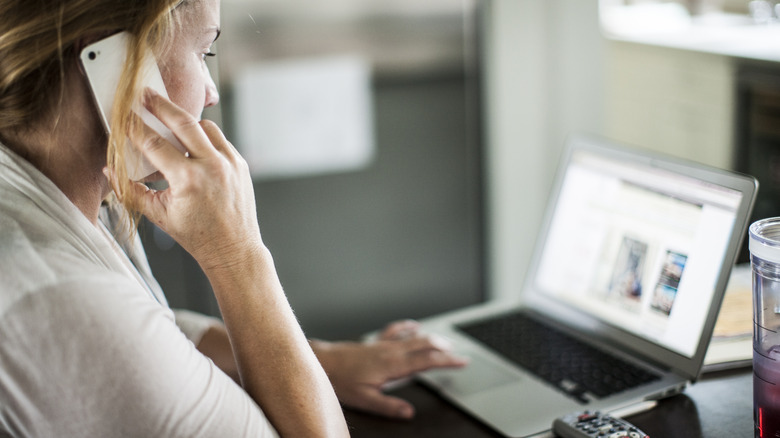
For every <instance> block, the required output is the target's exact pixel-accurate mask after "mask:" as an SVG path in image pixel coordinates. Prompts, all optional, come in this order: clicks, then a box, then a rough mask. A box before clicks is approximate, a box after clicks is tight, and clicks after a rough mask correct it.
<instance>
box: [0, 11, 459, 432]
mask: <svg viewBox="0 0 780 438" xmlns="http://www.w3.org/2000/svg"><path fill="white" fill-rule="evenodd" d="M0 10H2V11H3V14H2V15H0V436H128V435H130V436H146V437H148V436H274V435H275V434H276V433H277V432H278V433H279V434H280V435H282V436H306V437H314V436H346V435H348V431H347V428H346V425H345V422H344V418H343V415H342V412H341V408H340V406H339V400H338V399H337V397H336V394H335V393H334V389H333V388H334V386H335V388H336V391H335V392H336V393H338V394H339V395H341V396H342V400H341V401H342V403H344V404H346V405H350V406H355V407H358V408H362V409H367V410H371V411H375V412H380V413H385V414H387V415H394V416H400V417H410V416H411V414H412V411H411V406H409V405H408V404H407V403H406V402H403V401H400V400H397V399H392V398H387V397H386V396H384V395H383V394H382V393H381V386H382V385H383V384H384V383H385V382H386V381H387V380H389V379H394V378H399V377H403V376H405V375H408V374H410V373H413V372H416V371H419V370H422V369H426V368H430V367H433V366H460V365H463V362H462V361H461V360H459V359H457V358H454V357H453V356H451V355H449V354H448V353H447V352H446V351H444V349H442V348H440V347H441V346H440V345H439V344H438V343H437V342H436V341H435V340H432V339H428V338H425V337H421V336H419V335H418V334H417V333H416V326H414V325H413V324H411V323H399V324H397V325H394V326H392V327H391V328H390V329H389V330H388V331H386V332H384V335H383V339H382V340H380V341H379V342H377V343H374V344H354V343H324V342H312V343H311V344H310V343H309V342H308V341H307V340H306V339H305V337H304V335H303V333H302V331H301V329H300V327H299V325H298V323H297V321H296V320H295V317H294V315H293V313H292V310H291V309H290V307H289V305H288V304H287V301H286V298H285V296H284V293H283V291H282V288H281V285H280V284H279V280H278V278H277V275H276V272H275V270H274V266H273V260H272V258H271V255H270V254H269V252H268V250H267V249H266V247H265V246H264V244H263V240H262V237H261V234H260V230H259V228H258V225H257V218H256V217H255V211H256V210H255V205H254V202H255V201H254V195H253V192H252V184H251V180H250V177H249V174H248V171H247V168H246V164H245V162H244V161H243V160H242V159H241V157H240V156H239V155H238V153H237V152H236V150H235V149H234V148H233V146H232V145H231V144H230V143H229V142H228V141H227V140H226V139H225V138H224V136H223V135H222V133H221V132H220V131H219V129H218V128H217V127H216V126H215V125H214V124H213V123H210V122H208V121H201V120H199V119H200V114H201V111H202V109H203V107H205V106H210V105H214V104H216V103H217V101H218V95H217V92H216V87H215V86H214V83H213V81H212V80H211V78H210V76H209V73H208V70H207V68H206V66H205V63H204V60H205V58H206V57H207V56H209V55H210V54H211V53H210V51H209V48H210V46H211V44H212V43H213V42H214V40H215V39H216V38H217V36H218V35H219V32H220V29H219V0H183V1H181V0H137V1H131V0H127V1H121V2H116V1H114V0H92V1H84V0H49V1H43V0H41V1H27V0H25V1H21V0H0ZM118 31H126V32H128V33H129V34H130V35H131V45H130V47H129V49H130V58H133V57H135V58H136V59H140V56H141V55H142V54H143V53H146V50H151V51H152V52H153V53H154V54H155V56H156V58H157V61H158V65H159V67H160V71H161V74H162V77H163V80H164V82H165V86H166V89H167V92H168V95H169V98H170V100H168V99H165V98H163V97H162V96H159V95H158V94H156V93H154V92H152V91H151V90H149V89H144V88H142V87H140V86H138V84H137V83H135V81H134V80H133V79H134V78H135V77H136V76H137V73H138V72H137V71H136V70H137V68H133V67H132V65H131V66H130V68H128V70H127V71H125V73H124V79H125V80H124V81H123V82H121V84H122V85H120V89H119V90H118V94H117V100H118V104H117V105H116V106H115V113H118V114H119V115H120V117H115V118H114V120H112V123H111V135H110V136H107V135H106V134H105V130H104V128H103V127H102V125H101V123H100V121H99V120H100V119H99V117H98V113H97V109H96V106H95V104H94V102H93V100H92V96H91V94H90V90H89V87H88V84H87V81H86V79H85V75H84V72H83V68H82V66H81V64H80V63H79V61H78V55H79V52H80V50H81V49H82V48H83V47H85V46H87V45H89V44H90V43H92V42H94V41H97V40H100V39H102V38H104V37H106V36H109V35H111V34H113V33H116V32H118ZM136 101H141V102H142V104H143V105H144V106H145V107H146V109H148V110H149V111H150V112H151V113H152V114H154V115H155V116H156V117H157V118H158V119H160V120H161V121H162V122H163V123H164V124H165V125H167V126H168V127H169V128H170V129H171V130H172V131H173V132H174V134H175V135H176V137H177V138H178V139H179V141H180V142H181V143H182V144H183V145H184V146H185V148H186V149H187V151H188V154H187V155H186V156H185V155H183V154H182V153H181V152H179V151H178V150H177V149H175V148H174V147H173V146H172V145H171V144H169V143H167V142H166V141H165V140H163V139H161V138H160V137H159V136H158V135H157V134H156V133H155V132H153V131H151V130H150V129H148V128H146V127H145V126H143V124H140V123H137V119H135V118H134V117H133V116H132V112H131V111H130V108H131V106H132V105H133V102H136ZM126 138H130V140H131V142H132V145H131V146H130V145H127V146H126V142H125V139H126ZM125 147H134V148H136V149H137V150H139V151H141V152H142V153H143V154H144V156H145V157H146V158H147V159H148V160H149V161H150V162H151V163H152V164H153V165H154V166H155V167H156V168H157V169H159V171H160V173H159V174H156V175H153V178H152V179H154V178H162V177H163V176H164V178H165V179H166V180H167V181H168V184H169V188H168V189H166V190H162V191H154V190H149V189H147V188H146V186H145V185H143V184H141V183H135V182H132V181H130V180H128V179H127V178H126V177H125V175H126V173H125V168H124V162H125V155H126V151H125V149H124V148H125ZM107 163H108V166H107ZM107 176H108V177H107ZM109 179H110V181H111V182H109ZM112 190H113V191H114V192H115V193H116V194H117V195H118V197H119V198H120V200H121V202H122V204H123V205H124V206H125V207H126V208H127V209H128V210H127V211H130V212H131V214H130V217H131V218H132V217H133V216H134V215H137V214H143V215H145V216H146V217H147V218H149V220H151V221H152V222H154V223H155V224H157V225H158V226H160V227H161V228H162V229H163V230H165V231H166V232H167V233H168V234H170V235H171V236H172V237H173V238H174V239H176V240H177V241H178V242H179V243H180V244H181V245H182V246H183V247H184V248H185V249H186V250H187V251H189V252H190V254H192V255H193V257H194V258H195V259H196V260H197V261H198V263H199V264H200V266H201V267H202V268H203V271H204V272H205V273H206V275H207V276H208V278H209V281H210V282H211V285H212V287H213V289H214V293H215V295H216V297H217V301H218V303H219V305H220V310H221V312H222V316H223V319H224V326H222V325H209V326H207V325H204V324H200V325H199V324H198V323H196V324H195V329H192V324H190V328H189V329H187V330H184V331H186V332H187V333H188V334H189V336H190V339H191V340H193V341H194V342H196V343H197V345H198V349H196V348H195V346H194V345H193V343H192V342H190V341H189V340H188V339H187V338H186V337H185V335H184V334H183V331H182V330H181V329H180V328H179V327H177V326H176V324H175V320H174V315H173V313H172V312H171V311H170V309H168V307H167V304H166V303H165V299H164V296H162V294H161V292H160V291H159V286H158V285H157V284H156V282H155V281H154V280H153V278H151V275H150V273H149V269H148V266H147V265H146V263H145V258H144V256H143V252H142V249H140V247H139V246H138V243H137V239H136V238H133V239H130V238H129V237H132V236H133V233H127V232H121V229H119V228H117V227H116V224H117V223H118V222H117V221H116V218H117V216H123V215H126V210H125V209H124V208H123V207H122V206H119V205H114V206H112V207H109V208H106V207H103V204H104V200H105V199H106V198H107V197H108V198H110V196H109V195H110V193H111V192H112ZM128 235H129V236H128ZM117 236H119V237H117ZM180 319H181V320H184V319H186V318H184V317H182V318H180ZM183 325H186V324H183ZM402 333H406V334H407V335H411V336H402ZM407 337H408V339H407ZM402 338H403V339H402ZM228 339H229V340H228ZM315 351H316V354H315ZM206 355H210V356H211V357H213V359H214V361H213V362H212V360H209V357H207V356H206ZM318 357H319V360H318ZM215 363H217V364H218V365H220V366H221V367H223V368H224V370H225V371H226V372H227V373H223V372H221V371H220V370H219V369H218V368H217V367H216V366H215ZM323 366H324V367H325V369H323ZM326 371H327V373H326ZM228 373H234V374H235V375H236V376H237V380H238V381H240V384H241V387H239V386H238V385H236V384H235V383H234V382H233V380H231V378H230V377H229V376H228ZM329 376H330V380H331V381H332V384H331V381H329V379H328V377H329Z"/></svg>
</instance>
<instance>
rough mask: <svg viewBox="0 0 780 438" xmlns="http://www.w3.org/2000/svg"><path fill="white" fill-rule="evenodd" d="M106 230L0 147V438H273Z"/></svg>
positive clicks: (138, 256)
mask: <svg viewBox="0 0 780 438" xmlns="http://www.w3.org/2000/svg"><path fill="white" fill-rule="evenodd" d="M101 219H102V220H103V221H104V222H106V225H107V228H106V229H104V230H101V229H100V228H99V227H96V226H95V225H93V224H92V223H91V222H89V221H88V220H87V218H86V217H85V216H84V215H83V214H82V213H81V212H80V211H79V210H78V209H77V208H76V207H75V206H74V205H73V204H72V203H71V202H70V201H69V200H68V199H67V197H66V196H65V195H64V194H63V193H62V192H61V191H60V190H59V189H58V188H57V187H56V186H55V185H54V184H53V183H52V182H51V181H50V180H49V179H48V178H46V177H45V176H44V175H43V174H41V173H40V172H39V171H38V170H37V169H35V168H34V167H33V166H32V165H30V164H29V163H28V162H26V161H25V160H23V159H22V158H20V157H18V156H17V155H16V154H14V153H13V152H11V151H10V150H9V149H7V148H6V147H5V146H3V145H0V437H3V436H13V437H22V436H34V437H54V436H56V437H71V436H73V437H75V436H78V437H125V436H128V437H129V436H137V437H178V436H181V437H216V436H219V437H239V436H240V437H244V436H251V437H256V436H261V437H266V436H268V437H270V436H277V434H276V432H275V431H274V429H273V428H272V426H271V425H270V423H269V422H268V420H267V419H266V417H265V416H264V414H263V413H262V411H261V410H260V408H259V407H258V406H257V405H256V404H255V403H254V402H253V400H252V399H251V398H250V397H249V396H248V395H247V394H246V392H244V391H243V389H242V388H241V387H239V386H238V385H237V384H235V383H234V382H233V380H231V379H230V378H229V377H228V376H227V375H226V374H224V373H223V372H222V371H220V370H219V369H218V368H217V367H215V366H214V364H213V363H212V362H211V361H210V360H209V359H208V358H206V357H205V356H203V355H202V354H201V353H200V352H198V350H197V349H196V348H195V346H194V344H193V342H192V341H191V340H190V339H188V338H187V336H185V334H184V333H183V331H182V329H180V328H179V327H178V326H177V325H176V322H175V316H174V313H173V312H172V311H171V309H169V308H168V305H167V303H166V302H165V298H164V296H163V295H162V292H161V291H160V290H159V286H158V285H157V283H156V282H155V281H154V279H153V277H152V276H151V273H150V271H149V269H148V264H147V263H146V259H145V257H143V252H142V249H140V246H138V245H137V241H135V242H134V243H135V244H127V243H124V244H119V243H117V242H116V241H115V240H114V239H112V238H111V234H112V233H113V232H114V230H113V229H112V222H111V219H110V217H107V216H105V215H102V217H101ZM188 318H189V317H188V316H186V315H183V316H181V319H182V320H183V321H188V323H186V324H182V325H183V326H189V329H188V330H187V331H188V332H189V334H190V337H191V338H196V337H197V336H199V334H200V333H202V331H203V329H204V327H206V326H207V325H208V324H209V322H208V321H207V320H199V319H198V318H197V317H195V318H189V319H188Z"/></svg>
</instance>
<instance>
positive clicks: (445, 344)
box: [431, 334, 452, 351]
mask: <svg viewBox="0 0 780 438" xmlns="http://www.w3.org/2000/svg"><path fill="white" fill-rule="evenodd" d="M431 344H433V345H434V346H435V347H436V348H438V349H440V350H444V351H450V350H452V341H450V340H449V339H447V338H445V337H444V336H441V335H435V334H434V335H431Z"/></svg>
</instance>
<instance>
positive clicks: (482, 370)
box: [425, 355, 518, 395]
mask: <svg viewBox="0 0 780 438" xmlns="http://www.w3.org/2000/svg"><path fill="white" fill-rule="evenodd" d="M425 377H426V379H428V380H431V381H433V382H435V383H436V385H438V386H439V387H440V388H441V389H442V390H444V391H446V392H448V393H450V394H453V395H470V394H476V393H478V392H482V391H485V390H488V389H491V388H495V387H497V386H502V385H506V384H509V383H513V382H517V381H518V377H517V376H515V375H513V374H512V373H510V372H509V371H507V370H506V369H505V368H503V367H501V366H500V365H498V364H495V363H492V362H490V361H489V360H487V359H485V358H483V357H481V356H477V355H473V356H471V357H470V362H469V364H468V365H467V366H465V367H463V368H461V369H457V370H434V371H428V372H426V373H425Z"/></svg>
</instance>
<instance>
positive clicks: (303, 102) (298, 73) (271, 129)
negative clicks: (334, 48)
mask: <svg viewBox="0 0 780 438" xmlns="http://www.w3.org/2000/svg"><path fill="white" fill-rule="evenodd" d="M233 91H234V102H235V105H234V110H235V118H234V120H236V122H237V125H236V136H237V144H236V147H237V148H238V149H239V150H240V151H241V153H242V155H243V156H244V158H245V159H246V161H247V163H248V164H249V167H250V170H251V172H252V175H253V177H255V178H258V179H268V178H290V177H299V176H309V175H317V174H327V173H336V172H348V171H356V170H360V169H363V168H365V167H367V166H368V165H369V164H370V163H371V161H372V159H373V157H374V151H375V144H374V128H373V126H374V123H373V117H374V115H373V108H372V105H373V104H372V95H371V93H372V92H371V69H370V66H369V63H368V62H367V61H366V60H363V59H361V58H359V57H353V56H339V57H327V58H316V59H315V58H313V59H298V60H287V61H275V62H262V63H261V64H256V65H252V66H249V67H247V68H246V69H244V70H243V71H242V72H241V73H240V74H239V75H238V77H237V79H236V87H235V89H234V90H233Z"/></svg>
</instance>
